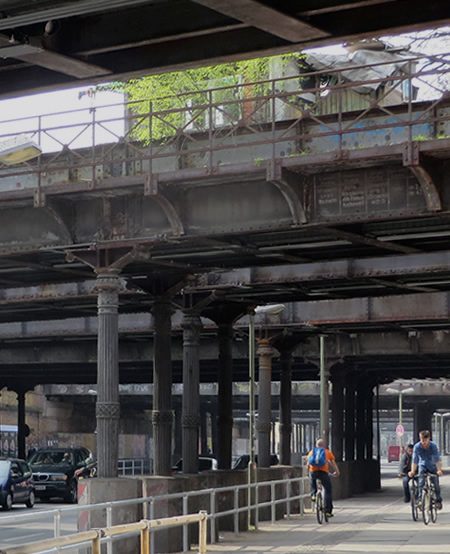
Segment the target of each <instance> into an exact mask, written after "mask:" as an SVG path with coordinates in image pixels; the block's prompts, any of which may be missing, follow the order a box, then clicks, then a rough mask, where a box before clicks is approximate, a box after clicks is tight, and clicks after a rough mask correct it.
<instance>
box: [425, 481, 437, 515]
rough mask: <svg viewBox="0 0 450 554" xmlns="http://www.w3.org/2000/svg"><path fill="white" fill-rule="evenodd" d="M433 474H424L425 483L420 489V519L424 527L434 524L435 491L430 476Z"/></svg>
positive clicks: (435, 513) (435, 508) (435, 510)
mask: <svg viewBox="0 0 450 554" xmlns="http://www.w3.org/2000/svg"><path fill="white" fill-rule="evenodd" d="M433 475H434V474H433V473H430V472H429V471H427V472H426V473H425V481H424V483H423V487H422V518H423V522H424V523H425V525H428V524H429V523H430V520H431V521H432V522H433V523H436V519H437V506H436V489H435V486H434V480H433V479H432V476H433Z"/></svg>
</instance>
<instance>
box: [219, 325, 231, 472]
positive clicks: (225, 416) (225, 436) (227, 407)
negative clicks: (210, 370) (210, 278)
mask: <svg viewBox="0 0 450 554" xmlns="http://www.w3.org/2000/svg"><path fill="white" fill-rule="evenodd" d="M217 338H218V342H219V359H218V372H219V374H218V378H217V380H218V391H217V396H218V398H217V401H218V406H217V439H218V440H217V456H218V459H217V461H218V466H219V469H230V467H231V459H232V442H233V351H232V349H233V325H232V324H231V323H221V324H219V330H218V336H217Z"/></svg>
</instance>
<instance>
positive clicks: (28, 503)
mask: <svg viewBox="0 0 450 554" xmlns="http://www.w3.org/2000/svg"><path fill="white" fill-rule="evenodd" d="M35 501H36V498H35V496H34V492H33V491H31V492H30V496H29V497H28V500H27V501H26V502H25V504H26V507H27V508H32V507H33V506H34V503H35Z"/></svg>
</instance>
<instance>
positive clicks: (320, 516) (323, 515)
mask: <svg viewBox="0 0 450 554" xmlns="http://www.w3.org/2000/svg"><path fill="white" fill-rule="evenodd" d="M313 502H314V506H313V510H315V512H316V517H317V523H319V524H320V525H321V524H322V523H323V522H324V521H326V522H327V521H328V515H327V512H326V510H325V491H324V489H323V486H322V482H321V481H320V479H317V493H316V498H315V500H314V501H313Z"/></svg>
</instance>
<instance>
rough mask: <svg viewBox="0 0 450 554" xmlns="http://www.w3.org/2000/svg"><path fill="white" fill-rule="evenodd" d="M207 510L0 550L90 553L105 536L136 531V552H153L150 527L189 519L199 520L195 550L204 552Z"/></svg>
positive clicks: (4, 553) (5, 553)
mask: <svg viewBox="0 0 450 554" xmlns="http://www.w3.org/2000/svg"><path fill="white" fill-rule="evenodd" d="M206 518H207V513H206V512H204V511H201V512H199V513H198V514H191V515H186V516H181V517H170V518H163V519H158V520H148V519H144V520H141V521H138V522H136V523H128V524H125V525H114V526H112V527H105V528H102V529H93V530H92V531H84V532H83V533H76V534H73V535H68V536H66V537H59V538H55V539H48V540H45V541H41V542H40V543H33V544H30V545H23V546H13V547H11V548H6V549H2V550H0V554H39V553H43V552H50V551H52V552H54V551H55V550H58V551H60V549H62V548H64V549H65V550H67V549H70V548H71V547H72V548H79V547H81V546H87V547H90V551H91V553H92V554H101V551H102V550H101V546H102V543H104V542H106V541H107V540H108V539H111V538H117V539H121V538H124V537H129V536H130V535H135V534H136V533H139V534H140V548H139V553H140V554H150V553H151V552H154V549H153V548H151V546H150V545H151V540H150V537H151V536H152V533H151V532H152V531H157V530H159V529H164V528H167V527H176V526H180V525H186V524H189V523H195V522H198V523H199V538H198V553H199V554H205V553H206V551H207V550H206V524H207V519H206Z"/></svg>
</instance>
